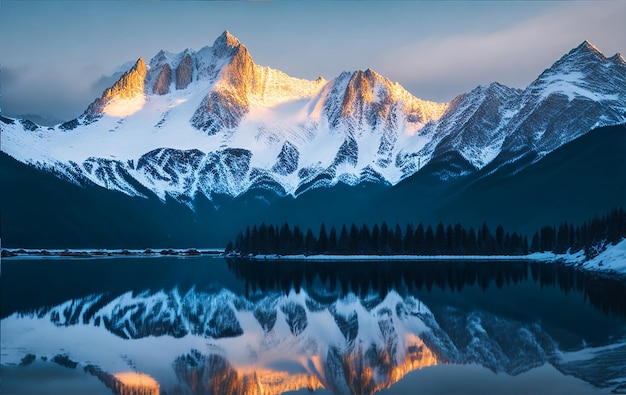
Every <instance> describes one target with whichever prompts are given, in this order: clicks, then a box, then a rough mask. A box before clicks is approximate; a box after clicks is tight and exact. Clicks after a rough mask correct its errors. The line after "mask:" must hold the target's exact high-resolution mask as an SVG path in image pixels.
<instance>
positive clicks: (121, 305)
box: [0, 255, 626, 395]
mask: <svg viewBox="0 0 626 395" xmlns="http://www.w3.org/2000/svg"><path fill="white" fill-rule="evenodd" d="M1 265H2V266H1V276H0V281H1V321H0V324H1V349H2V350H1V366H0V377H1V381H0V386H1V387H0V392H2V393H6V394H87V393H88V394H111V393H114V394H143V395H145V394H288V393H310V392H311V391H314V393H319V394H330V393H332V394H349V393H352V394H374V393H376V394H456V393H463V394H482V393H542V394H543V393H556V394H560V393H611V392H614V393H626V282H625V281H624V279H615V278H610V277H606V276H605V277H600V276H597V275H594V274H590V273H586V272H582V271H579V270H576V269H574V268H569V267H564V266H562V265H559V264H556V263H542V262H527V261H476V260H471V261H463V260H455V261H442V260H433V261H428V260H418V261H408V260H407V261H393V260H381V261H369V260H368V261H344V260H331V259H328V260H320V261H312V260H306V261H303V260H300V261H289V260H286V259H282V260H248V259H239V258H225V257H222V256H217V255H214V256H207V255H202V256H195V257H180V256H155V257H112V258H109V257H89V258H68V257H53V258H52V257H49V258H34V257H14V258H8V259H3V260H2V262H1Z"/></svg>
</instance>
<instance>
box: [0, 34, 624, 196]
mask: <svg viewBox="0 0 626 395" xmlns="http://www.w3.org/2000/svg"><path fill="white" fill-rule="evenodd" d="M624 122H626V61H625V60H624V58H623V57H622V56H621V55H620V54H616V55H614V56H613V57H610V58H606V57H605V56H604V55H603V54H602V53H601V52H600V51H599V50H598V49H597V48H595V47H594V46H593V45H591V44H590V43H589V42H586V41H585V42H584V43H582V44H581V45H580V46H578V47H577V48H575V49H573V50H571V51H570V52H569V53H568V54H566V55H564V56H563V57H562V58H561V59H559V60H558V61H557V62H556V63H555V64H554V65H552V66H551V67H550V68H548V69H547V70H545V71H544V72H543V73H542V74H541V75H540V76H539V77H538V78H537V79H536V80H535V81H534V82H532V83H531V84H530V85H529V86H528V87H527V88H526V89H523V90H521V89H514V88H508V87H506V86H503V85H501V84H498V83H492V84H490V85H487V86H479V87H477V88H476V89H474V90H472V91H471V92H468V93H464V94H461V95H459V96H458V97H456V98H455V99H454V100H452V101H451V102H450V103H434V102H429V101H425V100H421V99H418V98H416V97H414V96H413V95H412V94H410V93H409V92H407V91H406V90H405V89H404V88H403V87H402V86H400V84H398V83H395V82H392V81H390V80H388V79H386V78H385V77H383V76H381V75H379V74H377V73H376V72H375V71H373V70H370V69H367V70H365V71H360V70H359V71H355V72H343V73H341V74H340V75H339V76H337V77H336V78H334V79H331V80H330V81H326V80H324V79H323V78H322V77H319V78H318V79H316V80H314V81H307V80H302V79H297V78H292V77H290V76H288V75H286V74H284V73H282V72H281V71H278V70H274V69H271V68H269V67H262V66H259V65H256V64H255V63H254V62H253V60H252V57H251V56H250V54H249V52H248V49H247V48H246V47H245V46H244V45H243V44H242V43H240V42H239V41H238V40H237V39H236V38H235V37H233V36H232V35H231V34H230V33H229V32H228V31H226V32H224V33H223V34H222V35H221V36H220V37H218V38H217V40H216V41H215V42H214V43H213V45H212V46H210V47H208V46H207V47H204V48H202V49H200V50H199V51H193V50H190V49H187V50H185V51H183V52H181V53H178V54H174V53H168V52H165V51H160V52H159V53H158V54H157V55H156V56H155V57H154V58H153V59H152V60H151V61H150V62H149V64H146V63H145V62H144V60H143V59H139V60H137V61H136V63H135V64H134V65H133V67H132V68H130V70H128V71H127V72H126V73H125V74H123V75H122V76H121V77H120V79H119V80H118V81H117V82H116V83H115V84H114V85H113V86H111V87H110V88H108V89H106V90H105V91H104V92H103V94H102V97H100V98H98V99H96V100H95V101H94V102H93V103H92V104H91V105H89V107H88V108H87V109H86V110H85V112H84V113H83V114H82V115H81V116H80V117H78V118H76V119H74V120H71V121H68V122H65V123H63V124H59V125H56V126H53V127H43V126H39V125H36V124H34V123H33V122H30V121H27V120H14V119H9V118H2V122H1V123H0V125H1V126H2V132H3V133H2V151H3V152H5V153H7V154H8V155H10V156H12V157H13V158H15V159H17V160H19V161H21V162H23V163H26V164H30V165H34V166H36V167H38V168H40V169H44V170H47V171H51V172H53V173H54V174H55V175H56V176H58V177H61V178H63V179H66V180H69V181H71V182H73V183H76V184H78V185H84V183H86V182H92V183H95V184H96V185H99V186H101V187H104V188H107V189H110V190H115V191H121V192H123V193H125V194H127V195H130V196H145V189H143V192H142V188H140V187H139V186H141V187H145V188H147V190H149V191H152V192H153V193H154V194H156V195H157V196H158V197H159V198H160V199H161V200H165V199H166V196H171V197H173V198H174V199H176V200H178V201H180V202H183V203H185V204H188V205H189V206H191V207H193V205H194V199H195V198H196V197H197V196H198V195H204V196H205V197H206V198H208V199H209V200H213V198H214V196H215V195H216V194H219V195H227V196H233V197H235V196H239V195H241V194H242V193H245V192H246V191H248V190H250V189H251V188H263V189H269V190H272V191H274V192H276V193H277V194H278V195H280V196H284V195H293V196H298V195H300V194H302V193H303V192H305V191H307V190H310V189H312V188H318V187H325V186H333V185H336V184H337V183H344V184H348V185H358V184H360V183H363V182H370V183H380V184H385V185H395V184H397V183H398V182H400V181H401V180H403V179H405V178H407V177H409V176H411V175H413V174H415V173H416V172H419V170H420V169H422V168H423V167H424V166H425V165H426V164H428V163H438V162H440V163H448V164H450V163H452V164H453V166H447V167H446V168H445V170H441V171H440V173H439V174H437V175H438V177H439V178H440V179H442V180H446V179H454V178H455V177H459V176H463V175H466V174H469V173H472V172H475V171H478V170H480V169H482V168H483V167H485V166H486V165H488V164H492V165H493V166H494V169H497V168H498V167H499V166H502V165H505V164H507V163H511V162H512V161H515V160H516V159H519V158H520V157H523V156H529V155H530V157H531V158H532V161H533V162H536V161H537V160H539V159H541V158H542V157H543V156H545V155H547V154H548V153H550V152H552V151H554V150H555V149H557V148H559V147H560V146H562V145H564V144H566V143H568V142H570V141H572V140H574V139H576V138H577V137H579V136H581V135H583V134H585V133H587V132H588V131H590V130H591V129H593V128H597V127H600V126H607V125H617V124H621V123H624ZM451 158H452V159H451Z"/></svg>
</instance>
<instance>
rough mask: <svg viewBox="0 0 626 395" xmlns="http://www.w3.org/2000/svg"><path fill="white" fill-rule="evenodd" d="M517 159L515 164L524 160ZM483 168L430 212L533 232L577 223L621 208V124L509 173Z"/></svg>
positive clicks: (625, 143) (624, 183)
mask: <svg viewBox="0 0 626 395" xmlns="http://www.w3.org/2000/svg"><path fill="white" fill-rule="evenodd" d="M528 160H530V158H522V159H520V161H528ZM519 167H521V166H516V165H515V164H511V165H510V166H507V167H503V168H501V169H498V171H496V172H494V173H493V174H489V172H490V171H491V169H489V168H488V167H487V168H484V169H482V170H481V171H480V172H479V173H478V174H477V175H475V176H471V178H470V179H468V180H466V181H465V185H459V186H458V189H456V190H455V192H454V193H452V194H451V196H449V197H448V199H447V200H446V201H444V202H442V204H441V205H440V206H439V207H437V208H436V210H435V215H434V217H439V218H442V219H448V220H454V221H457V220H458V221H463V222H468V223H469V222H478V223H479V222H480V221H482V220H485V219H486V220H488V221H489V222H491V223H501V224H502V225H505V227H507V228H509V229H517V230H518V231H522V232H533V231H534V230H536V228H537V227H538V226H541V225H547V224H558V223H559V222H561V221H563V220H567V221H569V222H573V223H581V222H583V221H586V220H588V219H589V218H591V217H593V216H594V215H602V214H604V213H606V212H608V211H610V210H611V209H612V208H614V207H617V206H624V205H626V125H621V126H608V127H602V128H598V129H595V130H592V131H591V132H589V133H587V134H585V135H583V136H581V137H579V138H578V139H576V140H574V141H572V142H570V143H568V144H566V145H564V146H562V147H560V148H558V149H557V150H555V151H553V152H552V153H550V154H548V155H547V156H546V157H544V158H543V159H541V160H539V161H538V162H536V163H534V164H532V165H530V166H528V167H526V168H524V169H522V170H521V171H519V172H517V173H515V169H516V168H519Z"/></svg>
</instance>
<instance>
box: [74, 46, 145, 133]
mask: <svg viewBox="0 0 626 395" xmlns="http://www.w3.org/2000/svg"><path fill="white" fill-rule="evenodd" d="M146 73H147V68H146V63H145V62H144V61H143V59H142V58H139V59H138V60H137V62H136V63H135V65H134V66H133V67H132V68H131V69H130V70H128V71H127V72H126V73H124V74H123V75H122V76H121V77H120V79H119V80H117V82H116V83H115V84H113V86H111V87H110V88H107V89H105V91H104V92H103V93H102V96H101V97H100V98H99V99H96V100H95V101H94V102H93V103H91V104H90V105H89V107H87V110H85V113H84V114H83V115H84V117H85V120H86V121H87V122H93V121H95V120H96V119H98V118H100V116H101V115H102V111H103V110H104V107H105V106H106V105H107V104H108V103H109V102H110V101H111V100H113V99H114V98H119V99H132V98H134V97H136V96H138V95H143V92H144V79H145V78H146Z"/></svg>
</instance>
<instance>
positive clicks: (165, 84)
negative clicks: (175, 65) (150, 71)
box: [153, 63, 172, 95]
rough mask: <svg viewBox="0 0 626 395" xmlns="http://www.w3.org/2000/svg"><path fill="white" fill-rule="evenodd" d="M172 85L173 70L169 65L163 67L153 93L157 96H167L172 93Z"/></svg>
mask: <svg viewBox="0 0 626 395" xmlns="http://www.w3.org/2000/svg"><path fill="white" fill-rule="evenodd" d="M171 83H172V68H171V67H170V65H169V64H168V63H165V65H163V68H162V69H161V72H160V73H159V76H158V77H157V80H156V82H155V83H154V88H153V91H154V93H156V94H157V95H165V94H168V93H170V84H171Z"/></svg>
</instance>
